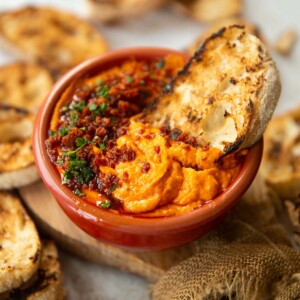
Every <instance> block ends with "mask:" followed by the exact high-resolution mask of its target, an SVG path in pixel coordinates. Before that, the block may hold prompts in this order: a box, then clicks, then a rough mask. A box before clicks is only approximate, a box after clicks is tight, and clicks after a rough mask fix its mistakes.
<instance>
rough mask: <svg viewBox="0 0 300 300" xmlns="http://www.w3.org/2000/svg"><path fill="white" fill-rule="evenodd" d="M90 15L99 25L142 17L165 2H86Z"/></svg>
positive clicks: (154, 0) (139, 0) (105, 0)
mask: <svg viewBox="0 0 300 300" xmlns="http://www.w3.org/2000/svg"><path fill="white" fill-rule="evenodd" d="M87 1H88V4H89V8H90V14H91V16H92V17H93V18H95V19H96V20H97V21H99V22H101V23H110V22H117V21H120V20H122V19H127V18H132V17H137V16H141V15H144V14H146V13H148V12H150V11H152V10H154V9H156V8H158V7H160V6H162V5H163V4H165V3H166V2H167V0H151V1H149V0H109V1H107V0H87Z"/></svg>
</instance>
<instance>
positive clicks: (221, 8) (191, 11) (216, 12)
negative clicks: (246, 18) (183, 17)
mask: <svg viewBox="0 0 300 300" xmlns="http://www.w3.org/2000/svg"><path fill="white" fill-rule="evenodd" d="M174 8H175V9H177V10H180V11H183V12H184V13H186V14H187V15H189V16H191V17H193V18H194V19H196V20H198V21H200V22H215V21H218V20H220V19H225V18H230V17H236V16H239V15H241V14H242V12H243V9H244V5H243V0H175V1H174Z"/></svg>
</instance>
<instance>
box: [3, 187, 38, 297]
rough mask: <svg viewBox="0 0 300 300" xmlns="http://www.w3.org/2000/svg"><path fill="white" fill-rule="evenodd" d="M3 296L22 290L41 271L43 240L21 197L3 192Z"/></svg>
mask: <svg viewBox="0 0 300 300" xmlns="http://www.w3.org/2000/svg"><path fill="white" fill-rule="evenodd" d="M0 224H1V226H0V245H1V247H0V261H1V268H0V293H3V292H6V291H8V290H11V289H14V288H18V287H19V286H21V285H22V284H24V282H26V281H28V280H29V279H30V278H31V277H32V275H33V274H34V273H35V272H36V271H37V269H38V265H39V260H40V248H41V245H40V239H39V236H38V233H37V230H36V228H35V226H34V224H33V222H32V220H31V219H30V218H29V216H28V215H27V213H26V211H25V209H24V208H23V206H22V205H21V202H20V200H19V198H18V197H16V196H14V195H12V194H9V193H3V192H0Z"/></svg>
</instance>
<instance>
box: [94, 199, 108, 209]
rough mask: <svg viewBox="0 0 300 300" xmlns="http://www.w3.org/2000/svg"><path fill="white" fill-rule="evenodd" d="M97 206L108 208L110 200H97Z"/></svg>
mask: <svg viewBox="0 0 300 300" xmlns="http://www.w3.org/2000/svg"><path fill="white" fill-rule="evenodd" d="M97 206H101V207H102V208H106V209H107V208H110V206H111V202H110V201H109V200H105V201H104V202H102V201H97Z"/></svg>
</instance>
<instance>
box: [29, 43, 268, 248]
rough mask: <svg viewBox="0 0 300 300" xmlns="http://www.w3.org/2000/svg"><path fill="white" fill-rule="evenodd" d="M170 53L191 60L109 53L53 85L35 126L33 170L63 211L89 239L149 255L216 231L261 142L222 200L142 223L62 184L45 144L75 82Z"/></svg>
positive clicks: (155, 53)
mask: <svg viewBox="0 0 300 300" xmlns="http://www.w3.org/2000/svg"><path fill="white" fill-rule="evenodd" d="M170 53H176V54H179V55H181V56H182V57H183V58H184V59H186V60H188V58H189V57H188V56H187V54H184V53H181V52H176V51H173V50H169V49H160V48H133V49H123V50H118V51H112V52H110V53H108V54H105V55H101V56H99V57H96V58H93V59H91V60H88V61H86V62H84V63H82V64H80V65H79V66H77V67H75V68H74V69H72V70H71V71H70V72H68V73H67V74H66V75H65V76H64V77H63V78H61V79H60V80H59V81H58V82H57V83H56V84H55V86H54V87H53V88H52V90H51V92H50V94H49V95H48V97H47V99H46V100H45V101H44V103H43V105H42V106H41V108H40V110H39V112H38V115H37V119H36V123H35V129H34V135H33V148H34V155H35V159H36V163H37V167H38V169H39V172H40V175H41V177H42V179H43V181H44V182H45V184H46V186H47V187H48V189H49V190H50V192H51V193H52V194H53V196H54V197H55V198H56V200H57V201H58V203H59V205H60V206H61V208H62V209H63V210H64V212H65V213H66V214H67V215H68V216H69V218H70V219H71V220H72V221H73V222H74V223H75V224H76V225H77V226H78V227H80V228H81V229H83V230H84V231H85V232H87V233H88V234H90V235H91V236H93V237H95V238H96V239H99V240H101V241H105V242H108V243H111V244H113V245H117V246H119V247H123V248H126V249H131V250H138V251H149V250H160V249H166V248H170V247H175V246H179V245H182V244H185V243H188V242H191V241H193V240H195V239H197V238H199V237H200V236H202V235H203V234H205V233H207V232H208V231H210V230H212V229H213V228H215V227H216V226H217V225H218V224H219V223H220V222H221V221H222V220H223V219H224V217H225V216H226V214H227V212H228V211H229V210H230V209H231V208H232V207H233V206H234V205H235V204H236V203H237V202H238V201H239V199H240V197H241V196H242V195H243V194H244V193H245V191H246V190H247V189H248V187H249V186H250V184H251V182H252V181H253V179H254V177H255V175H256V173H257V171H258V167H259V165H260V161H261V157H262V148H263V145H262V141H260V142H259V143H258V144H256V145H255V146H254V147H252V148H251V149H250V151H249V153H248V155H247V156H246V157H245V159H244V161H243V163H242V166H241V170H240V172H239V174H238V176H237V178H236V179H235V180H234V182H233V183H232V184H231V185H230V186H229V187H228V188H227V189H226V190H225V191H224V192H223V193H222V194H220V195H219V196H218V197H217V198H216V199H214V200H213V201H212V202H210V203H208V204H205V205H204V206H201V207H199V208H197V209H195V210H193V211H191V212H188V213H185V214H183V215H180V216H174V217H161V218H141V217H134V216H127V215H118V214H114V213H111V212H109V211H107V210H105V209H101V208H98V207H95V206H93V205H91V204H88V203H86V202H85V201H84V200H83V199H82V198H80V197H78V196H76V195H74V194H73V193H72V191H71V190H69V189H68V188H67V187H66V186H64V185H62V184H61V178H60V175H59V173H58V172H57V170H56V168H55V166H54V165H53V164H52V163H51V162H50V160H49V158H48V155H47V152H46V147H45V140H46V138H47V132H48V128H49V124H50V119H51V116H52V112H53V110H54V107H55V105H56V103H57V101H58V100H59V98H60V96H61V94H62V93H63V92H64V91H65V89H66V88H67V87H68V86H69V84H70V83H71V82H72V81H73V80H74V79H75V78H78V77H83V76H87V75H91V74H94V73H97V72H100V71H103V70H105V69H107V68H110V67H112V66H116V65H119V64H120V63H122V62H123V61H125V60H127V59H128V58H131V57H134V58H135V59H137V60H150V59H153V58H157V57H164V56H166V55H167V54H170ZM195 188H197V187H195Z"/></svg>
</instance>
